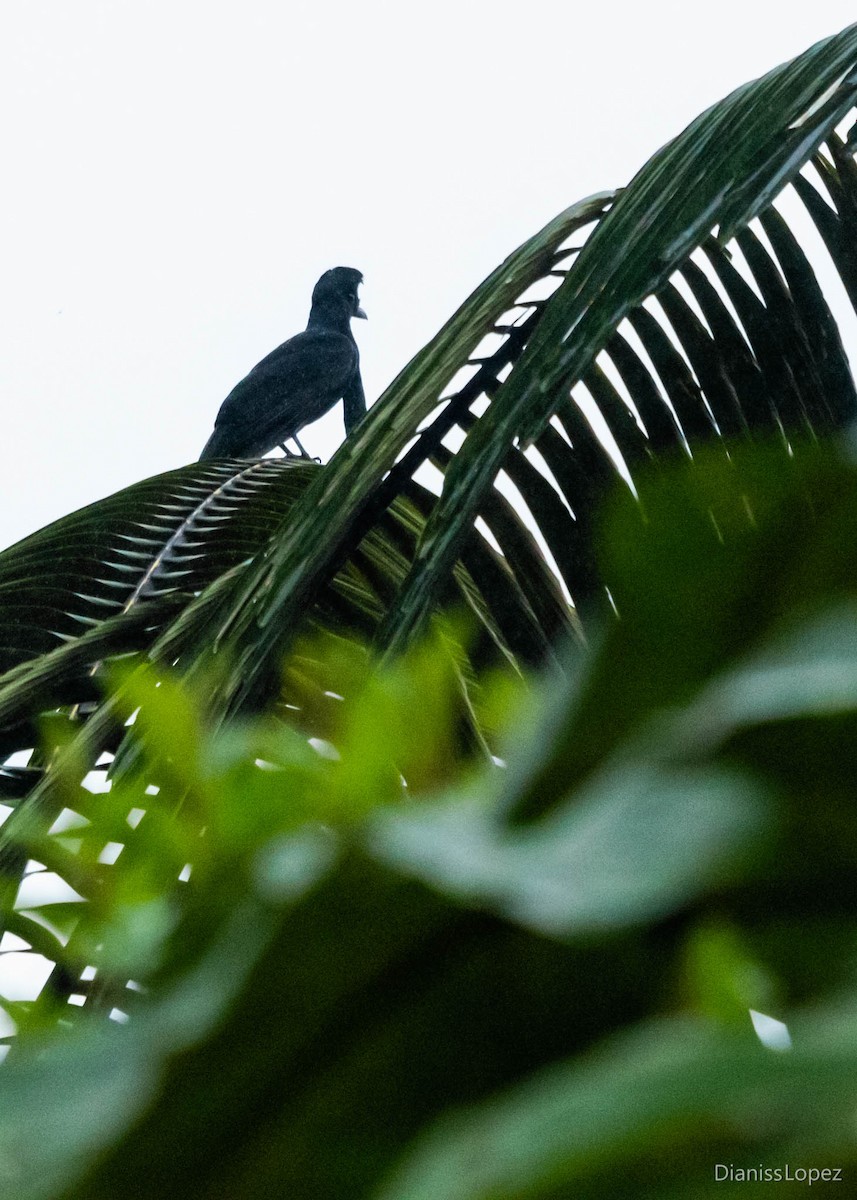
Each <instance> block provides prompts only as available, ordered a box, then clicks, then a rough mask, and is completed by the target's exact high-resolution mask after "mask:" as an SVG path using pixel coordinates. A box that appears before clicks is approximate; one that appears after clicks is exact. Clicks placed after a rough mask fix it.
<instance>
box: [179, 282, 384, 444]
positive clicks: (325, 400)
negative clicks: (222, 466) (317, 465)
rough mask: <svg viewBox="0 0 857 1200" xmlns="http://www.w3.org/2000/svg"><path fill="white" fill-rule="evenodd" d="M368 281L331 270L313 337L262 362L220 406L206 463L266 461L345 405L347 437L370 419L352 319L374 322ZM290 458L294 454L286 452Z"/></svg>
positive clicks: (315, 303)
mask: <svg viewBox="0 0 857 1200" xmlns="http://www.w3.org/2000/svg"><path fill="white" fill-rule="evenodd" d="M362 282H363V276H362V275H361V274H360V272H359V271H355V270H354V269H353V268H352V267H334V268H333V269H332V270H331V271H325V273H324V274H323V275H322V277H321V279H319V281H318V283H317V284H316V285H315V287H314V288H313V292H312V308H311V310H310V314H309V321H308V322H307V327H306V330H305V331H304V332H303V333H299V334H296V336H295V337H293V338H289V340H288V341H287V342H283V344H282V346H278V347H277V349H276V350H272V351H271V353H270V354H269V355H268V356H267V357H266V358H263V359H262V361H261V362H260V363H257V364H256V366H255V367H254V368H253V370H252V371H251V372H250V374H249V375H246V376H245V377H244V379H242V380H241V382H240V383H239V384H237V385H236V386H235V387H234V388H233V389H232V391H231V392H230V393H229V395H228V396H227V397H226V399H225V400H224V401H223V404H222V405H221V406H220V412H219V413H218V414H217V419H216V420H215V422H214V433H212V435H211V437H210V438H209V439H208V441H207V442H206V443H205V448H204V450H203V452H202V454H201V455H200V456H199V458H200V462H201V461H202V460H203V459H206V458H261V457H262V455H263V454H267V453H268V451H269V450H273V448H274V447H275V446H282V448H283V450H286V447H285V444H284V443H285V442H286V440H287V439H288V438H291V439H292V440H293V441H294V442H296V443H297V446H298V448H299V449H300V452H301V454H303V455H304V456H305V457H306V451H305V450H304V448H303V446H301V444H300V442H299V441H298V438H297V435H298V432H299V431H300V430H301V429H303V427H304V425H308V424H309V423H310V421H315V420H317V419H318V418H319V417H320V416H322V415H323V414H324V413H326V412H327V411H328V409H330V408H333V406H334V404H336V402H337V400H339V399H340V398H341V399H342V400H344V402H345V432H346V434H348V433H350V432H351V430H352V429H353V428H354V426H355V425H356V424H357V422H358V421H359V420H360V418H361V417H362V416H363V414H364V413H365V412H366V399H365V397H364V395H363V382H362V380H361V378H360V355H359V354H358V352H357V343H356V342H355V340H354V335H353V333H352V332H351V318H352V317H364V318H365V316H366V314H365V312H364V311H363V309H362V308H361V307H360V302H359V300H358V299H357V288H358V287H359V285H360V284H361V283H362ZM286 453H288V451H287V450H286Z"/></svg>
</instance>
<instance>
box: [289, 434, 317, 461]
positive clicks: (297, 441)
mask: <svg viewBox="0 0 857 1200" xmlns="http://www.w3.org/2000/svg"><path fill="white" fill-rule="evenodd" d="M292 441H293V442H294V443H295V445H296V446H297V448H298V450H300V452H301V458H308V459H309V461H310V462H317V463H320V462H321V459H320V458H313V457H312V456H311V455H309V454H307V452H306V450H304V448H303V446H302V445H301V443H300V439H299V437H298V435H297V434H296V433H293V434H292Z"/></svg>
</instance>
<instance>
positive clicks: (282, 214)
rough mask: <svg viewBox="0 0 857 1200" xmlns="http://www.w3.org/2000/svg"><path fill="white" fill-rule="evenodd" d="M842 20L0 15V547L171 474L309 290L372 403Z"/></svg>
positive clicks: (499, 9)
mask: <svg viewBox="0 0 857 1200" xmlns="http://www.w3.org/2000/svg"><path fill="white" fill-rule="evenodd" d="M855 15H857V14H855V10H854V6H853V3H849V2H848V0H814V2H813V3H811V4H808V3H803V4H801V5H799V6H795V7H794V8H792V6H790V5H786V4H784V3H783V2H782V0H777V2H776V3H773V2H767V0H766V2H765V3H759V2H754V0H742V2H741V3H737V2H735V0H722V2H721V3H720V4H718V5H717V6H716V8H715V9H712V8H711V7H709V6H706V8H705V9H702V8H700V7H697V6H696V5H693V4H689V3H687V2H685V3H669V2H668V0H637V2H635V3H629V2H628V0H616V2H614V3H612V4H607V3H601V4H595V5H586V6H583V5H573V4H568V3H566V4H562V3H559V2H558V0H550V2H547V0H527V2H526V3H520V2H519V3H515V4H510V3H507V2H505V0H492V2H488V0H457V2H455V3H450V2H449V0H433V3H432V4H431V5H430V6H428V5H426V6H423V7H422V8H419V9H418V8H415V7H412V6H409V5H406V4H393V3H381V2H380V0H351V2H350V3H341V2H335V3H324V2H323V0H315V2H314V3H303V2H300V0H288V2H286V0H280V2H279V3H273V2H272V0H241V2H240V3H239V2H233V3H223V2H218V0H208V2H206V3H203V2H202V0H169V2H168V3H167V2H164V0H147V2H146V3H145V4H143V3H140V0H73V2H69V0H3V4H2V9H0V111H2V124H0V136H1V137H2V163H3V168H4V170H3V185H2V201H0V204H2V217H3V219H2V226H0V227H2V235H0V236H2V257H0V328H2V334H3V336H2V342H0V398H2V418H3V422H4V435H5V438H4V441H5V454H4V467H3V473H2V492H0V546H4V545H8V544H9V543H10V542H12V541H15V540H16V539H17V538H19V537H22V536H24V535H25V534H27V533H29V532H31V531H32V530H34V529H36V528H38V527H39V526H41V525H43V524H45V523H47V522H48V521H50V520H53V519H55V518H57V517H59V516H61V515H63V514H64V513H66V512H70V511H72V510H73V509H75V508H78V507H80V506H81V505H83V504H86V503H89V502H90V501H92V500H95V499H97V498H99V497H101V496H104V495H107V494H109V493H110V492H113V491H115V490H117V489H118V488H121V487H124V486H126V485H127V484H130V483H133V482H135V481H136V480H138V479H142V478H145V477H146V476H148V475H152V474H155V473H157V472H160V471H165V470H169V469H171V468H173V467H177V466H180V465H181V464H183V463H187V462H191V461H193V460H194V459H195V458H196V457H197V455H198V453H199V451H200V449H201V447H202V445H203V443H204V442H205V440H206V438H207V437H208V434H209V432H210V430H211V426H212V424H213V420H214V416H215V413H216V411H217V408H218V406H219V405H220V402H221V401H222V399H223V397H224V396H225V395H226V394H227V392H228V391H229V390H230V388H231V387H232V386H233V385H234V384H235V383H236V382H237V381H238V379H240V378H241V377H242V376H243V375H244V374H246V372H247V371H248V370H249V369H250V367H252V366H253V364H254V363H255V362H257V361H258V359H259V358H261V357H262V356H263V355H264V354H266V353H267V352H268V351H269V350H271V349H273V347H274V346H276V345H277V344H278V343H279V342H281V341H283V340H284V339H285V338H286V337H288V336H290V335H291V334H293V333H296V332H297V331H298V330H300V329H302V328H303V327H304V325H305V323H306V317H307V313H308V309H309V296H310V292H311V290H312V286H313V284H314V283H315V281H316V279H317V278H318V276H319V275H320V274H321V272H322V271H323V270H326V269H327V268H328V267H331V266H336V265H346V266H356V267H358V268H359V269H360V270H362V271H363V273H364V275H365V276H366V283H365V286H364V288H363V293H362V294H363V301H364V307H365V308H366V309H367V311H368V313H369V318H370V320H369V322H368V323H363V322H358V323H356V328H355V332H356V335H357V338H358V341H359V343H360V346H361V353H362V362H363V377H364V382H365V385H366V392H367V397H368V399H369V401H370V403H371V402H372V401H373V400H374V399H375V398H376V397H377V396H378V395H379V394H380V392H381V391H382V390H383V388H384V387H385V386H386V384H387V383H389V381H390V380H391V379H392V378H393V376H394V375H395V374H396V373H397V372H398V371H399V370H400V369H401V367H402V366H404V364H405V363H406V362H407V361H408V359H409V358H410V357H411V356H412V355H413V354H414V353H415V352H416V351H417V350H418V349H419V348H420V346H422V345H423V344H424V343H425V341H427V339H428V338H429V337H431V335H432V334H433V333H435V332H436V330H437V329H438V327H439V326H440V325H441V324H442V323H443V321H444V320H445V319H446V318H447V317H448V316H449V315H451V313H452V312H453V311H454V309H455V308H456V307H457V306H458V304H459V303H460V302H461V301H462V300H463V299H464V298H465V297H466V295H467V294H468V293H469V292H470V291H471V290H472V289H473V288H474V287H475V286H476V285H477V284H478V283H479V282H480V281H481V280H482V279H483V278H484V277H485V275H487V274H488V272H489V271H491V270H492V269H493V268H494V267H495V266H496V265H497V264H498V263H499V262H500V261H501V260H502V259H503V258H504V257H505V256H506V254H508V253H509V252H510V251H511V250H512V249H513V248H514V247H515V246H517V245H518V244H519V243H520V242H521V241H523V240H524V239H525V238H526V237H528V236H529V235H530V234H532V233H534V232H535V231H536V230H537V229H538V228H540V227H541V226H542V225H543V224H544V223H545V222H546V221H547V220H548V219H550V218H551V217H552V216H554V215H555V213H557V212H558V211H559V210H561V209H562V208H564V207H565V206H566V205H568V204H570V203H572V202H573V201H575V200H577V199H579V198H581V197H582V196H584V195H587V194H589V193H591V192H595V191H600V190H602V189H604V188H609V187H614V186H619V185H621V184H623V183H626V182H627V180H628V179H629V178H630V177H631V175H632V174H633V173H634V172H635V171H636V170H637V168H638V167H639V166H640V165H641V164H642V163H643V162H644V161H645V160H646V159H647V158H648V157H649V156H650V155H651V154H652V153H653V152H654V151H655V150H656V149H657V148H658V147H659V146H660V145H661V144H662V143H663V142H665V141H666V140H667V139H668V138H670V137H671V136H672V135H674V134H675V133H678V132H679V130H681V129H682V128H683V127H684V126H685V125H686V124H687V123H688V122H689V121H690V120H691V119H692V118H693V117H694V116H696V114H697V113H698V112H699V111H700V110H702V109H703V108H705V107H707V106H708V105H709V104H711V103H713V102H714V101H715V100H717V99H719V98H720V96H722V95H724V94H725V93H726V92H728V91H730V90H731V89H732V88H733V87H735V86H737V85H738V84H740V83H743V82H745V81H746V80H747V79H749V78H752V77H754V76H756V75H759V74H761V73H762V72H764V71H765V70H767V69H768V68H770V67H772V66H774V65H776V64H777V63H779V62H781V61H782V60H783V59H785V58H788V57H791V56H792V55H793V54H796V53H799V52H800V51H801V50H803V49H805V48H806V47H807V46H808V45H810V43H812V42H813V41H816V40H818V39H819V38H821V37H824V36H826V35H827V34H830V33H833V32H836V31H837V30H838V29H840V28H842V27H844V26H845V25H847V24H848V23H849V21H851V20H853V19H854V17H855ZM341 436H342V417H341V411H340V408H339V407H338V408H337V410H335V412H334V413H332V414H329V416H328V417H327V418H325V419H324V421H323V422H321V423H319V425H318V426H316V427H314V429H312V430H309V431H308V432H307V436H306V438H302V440H303V441H304V444H305V445H306V446H307V449H308V450H310V452H311V453H318V454H321V455H322V456H324V457H327V456H328V455H329V454H330V452H331V451H332V449H333V448H334V447H335V445H336V443H337V442H338V440H339V439H340V438H341Z"/></svg>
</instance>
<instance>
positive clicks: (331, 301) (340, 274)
mask: <svg viewBox="0 0 857 1200" xmlns="http://www.w3.org/2000/svg"><path fill="white" fill-rule="evenodd" d="M362 282H363V276H362V274H361V273H360V272H359V271H355V270H354V268H353V267H333V268H332V269H331V270H330V271H325V273H324V274H323V275H322V277H321V279H319V281H318V283H317V284H316V285H315V287H314V288H313V291H312V306H313V308H316V307H318V308H322V309H327V310H329V311H331V312H343V311H344V312H345V314H346V315H347V318H348V320H350V319H351V318H352V317H362V318H363V319H364V320H365V319H366V314H365V312H364V311H363V309H362V308H361V307H360V300H359V299H358V296H357V289H358V288H359V286H360V284H361V283H362Z"/></svg>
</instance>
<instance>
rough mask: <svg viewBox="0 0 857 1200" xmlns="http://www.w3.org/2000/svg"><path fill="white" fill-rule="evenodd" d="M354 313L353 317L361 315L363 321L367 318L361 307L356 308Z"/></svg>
mask: <svg viewBox="0 0 857 1200" xmlns="http://www.w3.org/2000/svg"><path fill="white" fill-rule="evenodd" d="M354 315H355V317H362V318H363V320H364V321H368V320H369V318H368V317H367V316H366V314H365V312H364V311H363V309H362V308H358V309H357V311H356V313H355V314H354Z"/></svg>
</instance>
